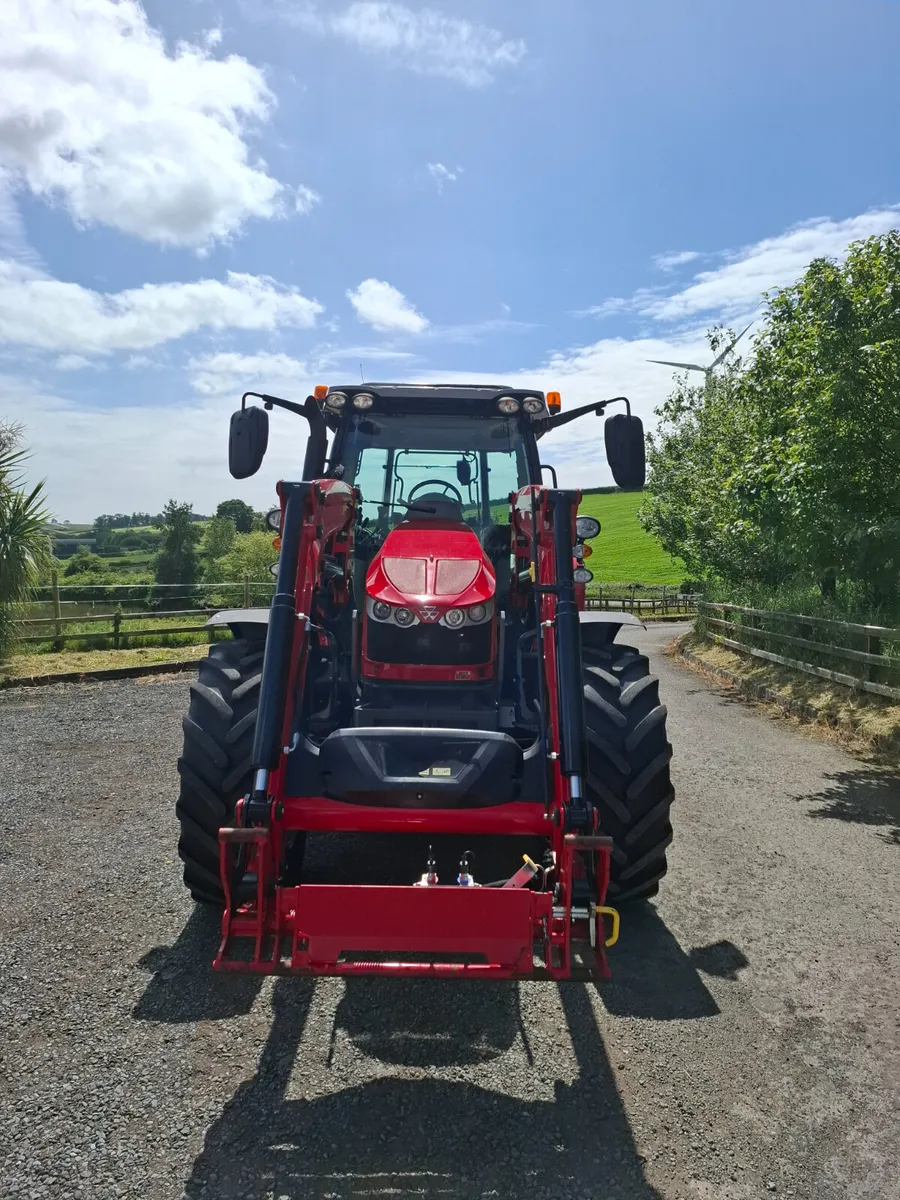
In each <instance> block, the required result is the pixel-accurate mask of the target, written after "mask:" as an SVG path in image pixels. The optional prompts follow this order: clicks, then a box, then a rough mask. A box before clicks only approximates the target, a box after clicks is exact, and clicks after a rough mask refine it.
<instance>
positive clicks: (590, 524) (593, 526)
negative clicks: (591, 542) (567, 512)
mask: <svg viewBox="0 0 900 1200" xmlns="http://www.w3.org/2000/svg"><path fill="white" fill-rule="evenodd" d="M599 532H600V522H599V521H598V520H597V519H596V518H595V517H576V518H575V533H576V534H577V535H578V537H580V538H595V537H596V536H597V534H598V533H599Z"/></svg>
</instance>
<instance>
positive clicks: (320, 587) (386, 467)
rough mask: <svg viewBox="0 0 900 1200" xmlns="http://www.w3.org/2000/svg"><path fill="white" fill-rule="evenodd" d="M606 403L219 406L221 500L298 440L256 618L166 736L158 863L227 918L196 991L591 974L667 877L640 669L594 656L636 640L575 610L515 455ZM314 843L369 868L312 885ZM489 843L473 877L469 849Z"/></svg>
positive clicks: (626, 459) (540, 500)
mask: <svg viewBox="0 0 900 1200" xmlns="http://www.w3.org/2000/svg"><path fill="white" fill-rule="evenodd" d="M251 397H255V398H256V399H257V400H260V401H261V402H262V407H260V406H259V405H252V404H248V400H249V399H250V398H251ZM616 399H617V400H620V401H623V402H624V403H625V405H626V409H627V412H626V413H619V414H617V415H616V416H614V417H611V418H609V419H608V420H607V421H606V425H605V441H606V453H607V459H608V462H609V465H610V467H611V469H612V472H613V476H614V478H615V479H616V482H617V483H618V484H619V486H621V487H623V488H628V489H635V488H639V487H641V486H642V485H643V481H644V439H643V429H642V426H641V422H640V420H639V418H637V417H636V416H633V415H631V411H630V406H629V405H628V401H627V400H625V399H624V397H617V398H616ZM611 403H614V401H612V400H608V401H599V402H596V403H594V404H589V405H586V406H584V407H582V408H579V409H576V410H575V411H572V412H569V413H566V414H563V413H562V412H561V410H560V402H559V396H558V394H557V393H554V392H551V393H549V394H548V395H547V396H546V397H545V396H544V395H543V394H542V393H539V392H532V391H518V390H513V389H509V388H498V387H493V386H483V387H482V386H479V387H467V386H459V387H455V386H453V387H445V386H413V385H400V384H367V385H362V386H358V387H342V388H332V389H329V388H317V389H316V394H315V396H310V397H309V398H308V399H307V400H306V402H305V403H304V404H302V405H301V404H296V403H293V402H291V401H288V400H282V399H280V398H279V397H276V396H267V395H258V394H256V393H247V394H246V395H245V396H244V398H243V401H242V406H241V409H240V410H239V411H238V412H236V413H235V414H234V416H233V417H232V420H231V437H230V446H229V459H230V469H231V473H232V475H233V476H234V477H235V478H238V479H243V478H246V477H248V476H250V475H253V474H254V473H255V472H256V471H257V470H258V469H259V467H260V465H261V463H262V459H263V456H264V454H265V450H266V444H267V441H268V416H267V413H266V410H267V409H268V410H271V409H272V408H273V407H276V406H277V407H280V408H283V409H288V410H290V411H291V412H294V413H297V414H298V415H300V416H302V417H304V418H305V419H306V420H307V421H308V422H309V426H310V436H309V440H308V442H307V448H306V457H305V462H304V467H303V481H302V482H298V483H288V482H282V483H279V485H278V495H279V497H280V501H281V503H280V506H279V507H278V508H277V509H274V510H273V511H272V512H271V513H269V516H268V521H269V524H270V525H271V527H272V529H273V531H274V532H276V533H277V535H278V536H277V538H276V540H275V541H276V546H277V547H278V548H279V550H280V555H279V560H278V565H277V583H276V589H275V596H274V599H273V600H272V604H271V607H270V608H268V609H246V610H232V611H227V612H222V613H219V614H217V616H216V617H214V618H213V620H212V623H213V624H218V625H227V626H229V627H230V628H231V631H232V633H233V638H232V639H231V640H229V641H222V642H219V643H217V644H215V645H213V646H212V647H211V649H210V652H209V656H208V657H207V658H206V659H204V660H203V661H202V662H201V664H200V669H199V678H198V680H197V682H196V683H195V684H194V686H193V688H192V693H191V705H190V712H189V714H188V716H187V717H186V718H185V721H184V732H185V740H184V752H183V754H182V757H181V758H180V760H179V771H180V774H181V794H180V798H179V801H178V809H177V812H178V817H179V820H180V822H181V838H180V841H179V853H180V856H181V858H182V859H183V861H184V879H185V883H186V885H187V887H188V889H189V890H190V892H191V894H192V895H193V896H194V897H195V898H196V899H197V900H200V901H208V902H211V903H215V904H219V905H223V906H224V915H223V921H222V941H221V945H220V948H219V952H218V955H217V957H216V960H215V963H214V965H215V967H216V968H218V969H220V970H237V971H257V972H266V973H293V974H326V975H349V974H371V973H380V974H395V975H396V974H406V975H432V976H434V975H453V976H476V975H477V976H479V977H484V976H495V977H502V978H527V977H536V976H541V977H544V978H548V977H549V978H554V979H569V978H576V977H577V978H585V977H592V976H605V975H606V974H607V967H606V958H605V947H606V946H608V945H610V944H611V943H612V941H614V940H615V938H616V936H617V934H618V913H617V911H616V909H615V908H613V907H612V905H613V904H618V903H620V902H622V901H625V900H632V899H637V898H640V897H645V896H650V895H653V894H654V893H655V891H656V890H657V886H658V881H659V879H660V878H661V876H662V875H663V874H664V873H665V870H666V857H665V852H666V847H667V845H668V844H669V842H670V840H671V826H670V824H669V809H670V805H671V802H672V789H671V784H670V781H669V759H670V757H671V747H670V746H669V743H668V741H667V738H666V729H665V719H666V710H665V708H664V707H663V706H662V705H661V704H660V702H659V695H658V690H657V684H656V680H655V679H654V678H653V676H652V675H650V673H649V670H648V664H647V659H646V657H645V656H644V655H642V654H640V653H639V652H638V651H637V650H635V649H633V648H632V647H630V646H625V645H619V644H618V643H616V642H615V641H614V639H615V637H616V634H617V633H618V631H619V629H620V628H621V627H622V626H623V625H626V624H639V622H638V621H637V620H636V619H635V618H634V617H633V616H631V615H629V614H626V613H620V612H615V613H612V612H586V611H584V585H585V583H586V582H588V581H589V580H590V578H591V573H590V571H589V570H588V569H587V568H586V567H585V566H584V557H585V546H584V541H585V539H586V538H592V537H594V536H596V534H597V533H598V532H599V525H598V523H597V522H596V521H595V520H594V519H593V518H592V517H584V516H581V517H580V516H578V513H577V508H578V503H579V501H580V498H581V497H580V493H578V492H575V491H564V490H560V489H559V488H558V487H557V486H556V478H555V473H554V472H553V469H552V468H550V467H546V466H544V464H542V463H541V461H540V457H539V454H538V441H539V439H540V438H541V437H542V436H543V435H544V434H546V433H549V432H550V431H551V430H554V429H556V428H558V427H560V426H561V425H564V424H567V423H568V422H569V421H572V420H574V419H576V418H578V417H581V416H584V415H585V414H588V413H594V414H597V415H601V414H603V413H604V410H605V408H606V407H607V405H609V404H611ZM329 431H330V433H331V442H330V447H329V444H328V433H329ZM544 472H549V473H550V475H551V476H552V479H553V486H552V487H547V486H545V485H544V482H543V474H544ZM325 833H328V834H330V835H332V836H331V839H330V843H332V844H333V849H334V854H335V855H337V858H338V860H340V859H341V853H342V851H341V846H342V844H345V843H342V840H341V839H342V837H344V838H346V835H354V837H355V841H356V844H357V845H358V843H359V839H360V837H363V838H365V839H367V841H366V842H365V843H364V844H366V845H369V846H371V847H373V850H372V852H371V855H370V856H368V857H367V858H366V859H365V860H364V862H363V866H360V863H359V860H358V858H357V859H354V858H353V856H352V855H350V856H349V857H345V858H344V860H343V867H344V870H343V873H342V875H341V877H340V878H339V879H333V878H325V879H322V878H321V874H320V873H318V874H317V872H316V871H315V870H310V869H309V858H310V855H309V850H310V847H311V845H312V842H313V841H314V840H315V839H316V838H317V837H319V836H320V835H322V834H325ZM413 835H417V837H416V836H413ZM411 843H412V844H414V845H417V846H421V858H420V859H418V860H417V861H416V862H415V863H414V864H413V866H410V862H409V855H408V853H407V854H405V855H404V853H402V851H403V850H404V849H405V850H407V851H408V850H409V846H410V844H411ZM487 843H490V845H491V846H492V850H491V854H492V855H493V857H494V859H497V861H498V862H499V864H500V866H499V867H498V868H497V869H496V870H495V871H494V872H493V874H494V877H492V878H485V877H484V869H483V865H482V858H481V852H480V851H479V850H478V849H476V851H475V853H474V854H473V852H472V849H471V847H473V846H475V847H479V846H481V845H482V844H487ZM460 846H462V847H463V851H462V853H460ZM374 847H377V851H376V850H375V849H374ZM498 847H499V850H498ZM523 851H524V853H523ZM376 860H377V861H376ZM379 866H380V867H381V868H383V869H382V870H381V873H380V874H379ZM413 867H414V868H415V869H413ZM348 871H349V872H350V875H351V877H350V878H347V872H348ZM354 871H355V875H354ZM498 872H499V874H498ZM398 874H399V878H398ZM479 876H481V877H479Z"/></svg>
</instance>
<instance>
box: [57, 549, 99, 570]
mask: <svg viewBox="0 0 900 1200" xmlns="http://www.w3.org/2000/svg"><path fill="white" fill-rule="evenodd" d="M104 569H105V564H104V562H103V559H102V558H101V557H100V555H99V554H91V552H90V550H88V548H87V546H79V547H78V549H77V550H76V551H75V553H74V554H73V555H72V557H71V558H70V559H69V561H68V562H67V563H66V566H65V570H64V571H63V574H64V575H67V576H68V575H96V574H99V573H100V572H101V571H103V570H104Z"/></svg>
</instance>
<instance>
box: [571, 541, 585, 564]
mask: <svg viewBox="0 0 900 1200" xmlns="http://www.w3.org/2000/svg"><path fill="white" fill-rule="evenodd" d="M572 554H573V555H574V556H575V558H577V559H578V561H579V562H581V560H582V559H583V558H584V546H582V544H581V542H578V543H577V545H575V546H573V547H572Z"/></svg>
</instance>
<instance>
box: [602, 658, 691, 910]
mask: <svg viewBox="0 0 900 1200" xmlns="http://www.w3.org/2000/svg"><path fill="white" fill-rule="evenodd" d="M583 662H584V667H583V670H584V710H585V724H586V728H587V777H586V779H585V792H586V794H587V798H588V800H589V801H590V802H592V803H593V804H594V805H596V807H597V810H598V812H599V826H600V830H599V831H600V832H601V833H605V834H608V835H609V836H610V837H612V839H613V853H612V860H611V863H610V884H609V900H610V903H612V904H620V903H622V902H623V901H625V900H641V899H645V898H647V897H649V896H654V895H655V894H656V893H657V891H658V890H659V881H660V879H662V877H663V875H665V873H666V847H667V846H668V845H669V843H670V842H671V840H672V826H671V824H670V819H669V810H670V808H671V805H672V800H673V798H674V795H673V792H672V784H671V781H670V778H669V760H670V759H671V757H672V747H671V746H670V745H669V741H668V738H667V737H666V707H665V705H664V704H661V703H660V700H659V684H658V682H657V680H656V677H655V676H654V675H651V674H650V667H649V663H648V661H647V657H646V655H644V654H641V653H639V651H637V650H635V648H634V647H633V646H620V645H618V644H616V643H614V642H610V643H607V644H606V645H605V646H597V647H593V646H589V645H586V646H584V648H583Z"/></svg>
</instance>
